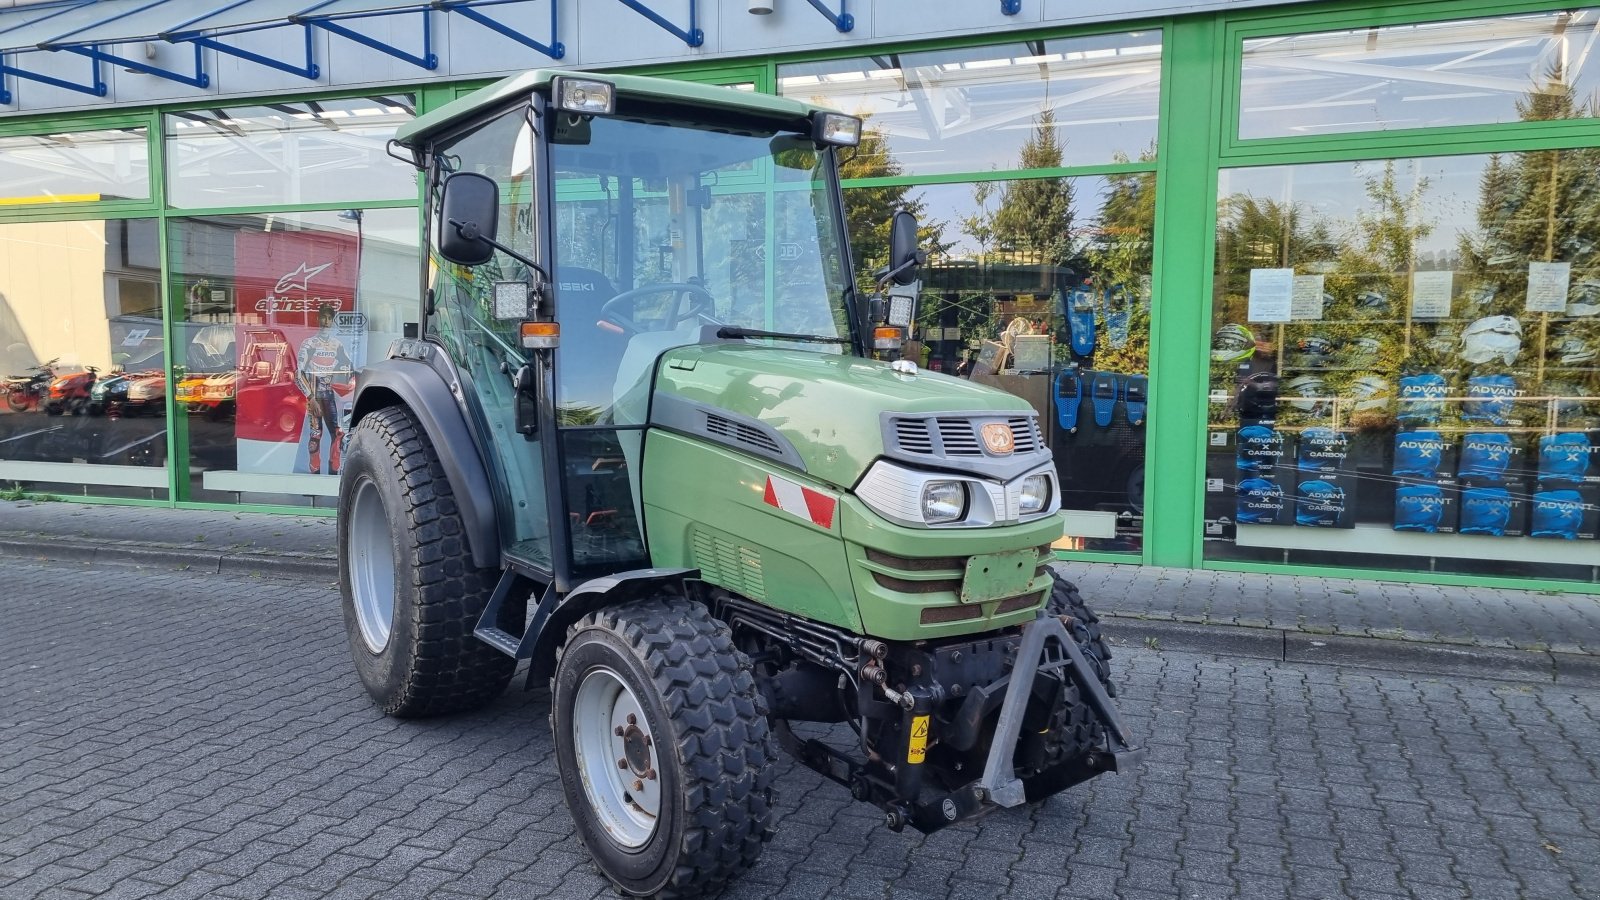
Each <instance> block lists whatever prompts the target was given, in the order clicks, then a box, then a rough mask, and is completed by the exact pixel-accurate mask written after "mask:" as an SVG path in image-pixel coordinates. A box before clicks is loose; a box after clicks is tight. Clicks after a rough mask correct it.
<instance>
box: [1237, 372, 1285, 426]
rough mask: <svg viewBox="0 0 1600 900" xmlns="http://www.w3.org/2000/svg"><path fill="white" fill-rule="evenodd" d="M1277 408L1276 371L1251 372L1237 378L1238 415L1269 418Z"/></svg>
mask: <svg viewBox="0 0 1600 900" xmlns="http://www.w3.org/2000/svg"><path fill="white" fill-rule="evenodd" d="M1277 410H1278V373H1276V372H1251V373H1250V374H1249V375H1247V376H1246V377H1244V378H1241V379H1240V380H1239V417H1240V418H1243V419H1270V418H1272V416H1273V414H1274V413H1276V412H1277Z"/></svg>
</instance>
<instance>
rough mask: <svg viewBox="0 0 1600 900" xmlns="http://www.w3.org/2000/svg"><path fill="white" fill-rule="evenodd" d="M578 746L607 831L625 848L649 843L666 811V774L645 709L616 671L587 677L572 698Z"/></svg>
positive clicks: (587, 787)
mask: <svg viewBox="0 0 1600 900" xmlns="http://www.w3.org/2000/svg"><path fill="white" fill-rule="evenodd" d="M572 746H573V750H574V753H575V755H576V756H577V763H578V766H577V768H578V776H579V778H581V779H582V780H583V792H584V795H585V796H587V797H588V798H589V808H590V809H593V810H594V813H595V817H596V818H597V819H599V821H600V825H601V827H602V828H604V829H605V830H606V834H608V835H610V836H611V839H612V840H614V841H616V842H617V843H618V844H620V845H622V846H624V847H629V848H637V847H642V846H644V844H645V842H646V841H648V840H650V836H651V835H653V834H655V831H656V821H657V818H658V817H659V816H660V815H661V774H660V772H658V771H657V762H656V761H657V759H658V756H657V754H656V748H655V737H654V735H652V734H651V733H650V724H649V722H648V721H647V720H646V719H645V715H644V708H643V707H641V706H640V705H639V699H638V698H637V697H635V696H634V695H633V691H631V690H629V689H628V686H627V684H625V683H624V682H623V680H622V677H621V676H620V675H618V674H617V673H616V672H613V671H612V670H610V669H607V668H604V667H602V668H597V669H591V670H590V671H589V673H588V674H586V675H584V676H583V683H582V684H580V685H578V694H577V696H576V697H575V698H574V699H573V702H572Z"/></svg>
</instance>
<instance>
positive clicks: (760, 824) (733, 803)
mask: <svg viewBox="0 0 1600 900" xmlns="http://www.w3.org/2000/svg"><path fill="white" fill-rule="evenodd" d="M550 693H551V700H550V709H551V712H550V727H551V731H552V732H553V736H554V738H555V747H556V761H557V765H558V766H559V768H560V771H561V775H562V778H561V781H562V787H563V789H564V791H565V793H566V800H567V808H568V809H569V810H570V811H571V813H572V819H573V822H574V823H575V824H576V825H577V828H578V834H579V836H581V837H582V838H583V843H584V845H585V846H586V847H587V848H588V850H589V853H590V855H591V856H592V857H593V858H594V861H595V863H596V865H597V866H598V867H599V869H600V871H601V872H602V873H603V874H604V875H605V876H606V877H607V878H609V879H610V880H611V881H612V883H613V884H615V885H616V887H617V888H618V889H619V890H621V891H622V892H624V893H626V894H630V895H633V896H657V897H695V896H701V895H703V894H711V893H715V892H717V891H719V890H721V889H722V888H723V887H724V886H726V885H727V884H728V883H729V882H730V881H731V880H733V879H734V878H736V877H737V876H738V875H739V874H741V873H743V872H744V871H745V870H747V869H749V868H750V867H751V866H752V865H753V864H754V863H755V861H756V858H757V857H758V856H760V854H761V850H762V848H763V846H764V844H765V843H766V841H767V840H768V839H769V838H770V837H771V835H772V806H773V792H772V782H773V780H774V778H775V777H776V774H777V772H776V766H775V763H776V762H777V752H776V748H775V746H774V742H773V739H772V736H771V733H770V731H769V730H768V727H767V719H766V706H765V703H764V702H763V700H762V698H761V695H760V692H759V691H758V690H757V688H756V684H755V680H754V678H753V677H752V675H751V666H750V661H749V659H747V658H746V657H745V655H744V654H743V653H740V652H739V651H738V650H737V649H735V648H734V646H733V639H732V633H731V632H730V631H729V629H728V626H726V625H724V624H723V623H721V622H719V621H717V620H716V619H715V618H713V617H712V616H711V613H710V612H708V611H707V610H706V608H705V607H704V606H703V605H701V604H699V603H696V602H693V601H690V600H687V599H684V598H682V597H679V596H676V595H663V596H659V597H657V598H656V599H652V600H646V601H641V602H637V603H630V604H626V605H623V606H616V607H611V608H607V609H602V610H600V611H598V612H595V613H591V614H590V615H588V616H586V617H585V618H583V619H581V620H580V621H578V623H577V624H575V625H573V626H572V628H571V630H570V631H569V632H568V637H567V642H566V644H565V645H564V646H563V647H562V648H561V650H560V651H559V653H558V657H557V661H556V670H555V675H554V677H553V678H552V679H551V684H550ZM636 729H637V732H636ZM618 730H621V731H622V734H617V733H616V732H617V731H618ZM638 732H642V733H643V735H645V736H647V737H648V739H646V738H644V737H641V736H640V734H639V733H638ZM648 774H654V775H655V776H656V777H655V778H649V777H648Z"/></svg>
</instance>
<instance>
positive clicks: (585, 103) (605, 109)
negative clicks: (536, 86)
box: [550, 75, 617, 116]
mask: <svg viewBox="0 0 1600 900" xmlns="http://www.w3.org/2000/svg"><path fill="white" fill-rule="evenodd" d="M550 93H551V94H552V95H553V96H554V97H555V101H556V107H557V108H558V109H563V110H566V111H567V112H570V113H577V114H578V115H583V116H609V115H611V114H612V113H614V112H616V111H617V87H616V85H614V84H612V83H611V82H609V81H600V80H598V79H592V78H569V77H567V76H564V75H563V76H560V77H558V78H555V79H553V80H552V81H551V82H550Z"/></svg>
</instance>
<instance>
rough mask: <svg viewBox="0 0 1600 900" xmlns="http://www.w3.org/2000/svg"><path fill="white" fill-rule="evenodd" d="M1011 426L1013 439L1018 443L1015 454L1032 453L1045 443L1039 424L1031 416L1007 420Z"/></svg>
mask: <svg viewBox="0 0 1600 900" xmlns="http://www.w3.org/2000/svg"><path fill="white" fill-rule="evenodd" d="M1006 424H1008V425H1010V426H1011V439H1012V440H1013V441H1015V442H1016V445H1017V446H1016V449H1015V450H1014V451H1012V452H1014V453H1032V452H1033V451H1035V450H1037V449H1039V446H1040V445H1041V444H1043V443H1044V441H1043V437H1042V436H1041V435H1040V434H1039V422H1038V420H1037V419H1034V418H1033V417H1031V416H1016V417H1014V418H1011V419H1007V420H1006Z"/></svg>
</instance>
